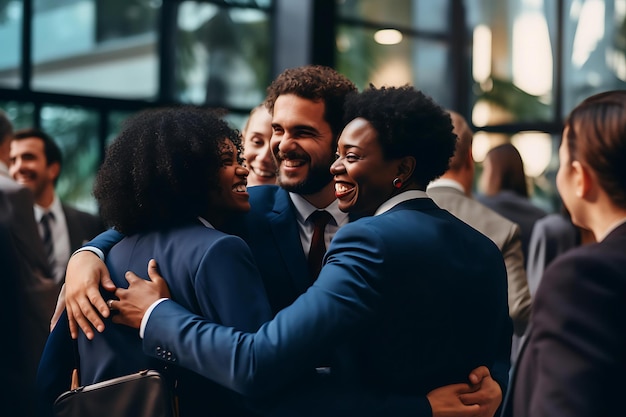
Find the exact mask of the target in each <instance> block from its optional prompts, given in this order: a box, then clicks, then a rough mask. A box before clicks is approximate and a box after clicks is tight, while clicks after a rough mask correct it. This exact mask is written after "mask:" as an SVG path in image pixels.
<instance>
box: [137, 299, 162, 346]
mask: <svg viewBox="0 0 626 417" xmlns="http://www.w3.org/2000/svg"><path fill="white" fill-rule="evenodd" d="M165 300H169V298H159V299H158V300H156V301H155V302H154V303H152V304H151V305H150V307H148V309H147V310H146V312H145V313H144V315H143V317H142V319H141V326H139V337H141V338H142V339H143V334H144V332H145V331H146V325H147V324H148V320H149V319H150V314H152V310H154V309H155V308H156V306H158V305H159V304H161V303H162V302H163V301H165Z"/></svg>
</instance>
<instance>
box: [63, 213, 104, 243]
mask: <svg viewBox="0 0 626 417" xmlns="http://www.w3.org/2000/svg"><path fill="white" fill-rule="evenodd" d="M62 207H63V213H65V220H66V221H67V231H68V234H69V236H70V251H71V252H74V251H75V250H76V249H78V248H80V247H81V246H83V245H84V244H85V243H86V242H89V241H90V240H91V239H93V238H94V237H96V236H98V235H99V234H100V233H102V232H103V231H104V230H105V227H104V223H102V220H101V219H100V217H98V216H94V215H93V214H90V213H86V212H84V211H80V210H77V209H75V208H74V207H71V206H68V205H67V204H62Z"/></svg>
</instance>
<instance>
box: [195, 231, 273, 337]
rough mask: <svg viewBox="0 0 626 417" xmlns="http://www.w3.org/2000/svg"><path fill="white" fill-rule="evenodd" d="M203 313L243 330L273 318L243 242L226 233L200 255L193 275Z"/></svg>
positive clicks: (262, 287)
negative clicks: (199, 260)
mask: <svg viewBox="0 0 626 417" xmlns="http://www.w3.org/2000/svg"><path fill="white" fill-rule="evenodd" d="M194 281H195V282H194V288H195V293H196V295H197V297H198V302H199V303H200V309H201V311H202V315H203V316H205V317H213V318H214V319H215V321H217V322H219V323H223V324H225V325H228V326H232V327H235V328H237V329H239V330H242V331H246V332H253V331H256V330H257V329H258V328H259V327H260V326H261V325H262V324H263V323H265V322H266V321H268V320H270V319H271V318H272V313H271V309H270V305H269V302H268V301H267V295H266V293H265V287H264V286H263V281H262V280H261V276H260V274H259V271H258V269H257V267H256V264H255V263H254V260H253V258H252V253H251V252H250V249H249V248H248V246H247V245H246V243H245V242H244V241H243V240H241V239H240V238H238V237H235V236H225V237H223V238H221V239H219V240H217V241H216V242H215V243H213V244H212V245H211V246H210V248H209V250H208V251H207V253H206V254H205V255H204V256H203V258H202V261H201V262H200V265H199V266H198V270H197V272H196V275H195V277H194Z"/></svg>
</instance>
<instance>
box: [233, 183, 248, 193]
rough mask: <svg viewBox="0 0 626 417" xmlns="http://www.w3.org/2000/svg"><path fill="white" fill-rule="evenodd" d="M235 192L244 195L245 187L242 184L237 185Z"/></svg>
mask: <svg viewBox="0 0 626 417" xmlns="http://www.w3.org/2000/svg"><path fill="white" fill-rule="evenodd" d="M235 191H236V192H238V193H245V192H246V186H245V185H244V184H239V185H237V186H236V187H235Z"/></svg>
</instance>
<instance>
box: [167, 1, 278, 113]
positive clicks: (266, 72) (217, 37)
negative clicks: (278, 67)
mask: <svg viewBox="0 0 626 417" xmlns="http://www.w3.org/2000/svg"><path fill="white" fill-rule="evenodd" d="M176 42H177V46H176V53H177V54H176V85H177V96H178V98H179V100H181V101H182V102H186V103H195V104H208V105H217V106H226V107H235V108H252V107H254V106H256V105H257V104H258V103H260V102H262V101H263V99H264V98H265V89H266V88H267V86H268V85H269V82H270V68H271V57H272V54H271V44H270V42H271V39H270V21H269V15H268V12H266V11H263V10H259V9H242V8H226V7H219V6H216V5H214V4H207V3H200V2H195V1H184V2H182V3H181V4H180V7H179V9H178V32H177V36H176Z"/></svg>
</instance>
